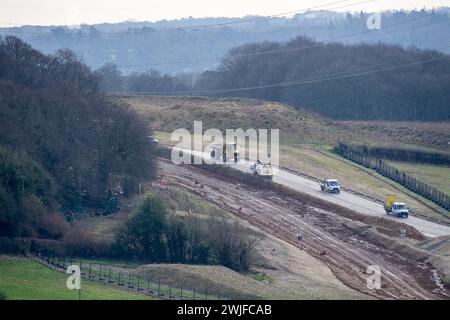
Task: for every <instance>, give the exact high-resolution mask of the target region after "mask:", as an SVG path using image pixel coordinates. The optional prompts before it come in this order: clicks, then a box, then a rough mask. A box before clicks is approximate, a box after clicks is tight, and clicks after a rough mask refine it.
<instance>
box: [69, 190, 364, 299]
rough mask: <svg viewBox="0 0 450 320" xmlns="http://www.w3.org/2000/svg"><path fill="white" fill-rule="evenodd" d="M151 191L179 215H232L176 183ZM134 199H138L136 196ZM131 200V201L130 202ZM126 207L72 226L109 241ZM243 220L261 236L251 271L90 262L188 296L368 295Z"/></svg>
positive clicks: (94, 238)
mask: <svg viewBox="0 0 450 320" xmlns="http://www.w3.org/2000/svg"><path fill="white" fill-rule="evenodd" d="M148 191H149V192H153V193H155V194H157V195H159V196H160V197H161V198H162V199H164V201H165V202H168V203H170V204H171V207H173V208H174V209H175V210H176V212H177V214H178V215H182V216H186V215H188V212H187V210H188V209H187V208H190V210H191V212H194V214H195V215H197V216H198V217H199V218H202V219H206V218H208V217H210V216H212V215H219V216H223V217H226V218H227V219H234V217H232V216H231V215H229V214H228V213H226V212H224V211H223V210H221V209H219V208H217V207H216V206H215V205H213V204H210V203H209V202H207V201H205V200H203V199H202V198H201V197H199V196H197V195H194V194H192V193H189V192H186V191H185V190H184V189H180V188H178V187H176V186H174V185H171V187H170V196H169V193H168V190H167V189H157V188H155V187H149V189H148ZM187 199H188V200H187ZM135 200H136V201H137V199H135ZM187 201H188V202H189V204H188V203H187ZM129 205H132V204H131V202H130V203H129ZM124 210H125V211H120V212H118V213H115V214H112V215H110V216H96V217H90V218H88V219H84V220H81V221H78V222H76V224H75V228H74V230H76V231H80V232H81V230H84V231H83V233H84V237H87V238H89V239H92V240H93V241H99V242H101V241H108V237H105V236H104V235H105V234H111V233H112V232H113V230H115V229H117V227H118V226H120V225H121V224H122V223H123V221H124V218H125V217H126V216H128V215H129V214H130V212H128V211H127V210H126V209H124ZM191 214H192V213H191ZM230 221H231V220H230ZM239 223H240V224H241V225H242V226H243V227H245V228H247V230H248V232H249V233H250V234H252V235H253V236H255V237H256V238H257V239H258V240H257V246H256V254H255V257H254V259H255V261H254V265H253V267H252V269H251V271H250V272H247V273H238V272H235V271H233V270H231V269H229V268H226V267H223V266H217V265H189V264H147V265H140V264H138V263H133V262H130V261H123V260H111V259H95V260H91V261H89V262H92V263H102V264H104V265H107V266H111V267H112V268H113V269H114V273H115V274H117V273H118V271H122V273H123V274H128V273H129V272H130V273H132V274H135V275H141V276H142V278H146V279H150V280H151V281H152V282H153V283H157V282H158V281H160V283H161V285H165V286H166V287H167V286H168V285H172V287H173V288H180V287H183V292H184V294H185V295H186V296H187V297H189V296H191V294H192V289H195V291H196V294H197V297H198V298H201V297H202V296H203V295H204V292H205V289H206V290H207V292H208V295H209V297H211V296H212V297H213V298H214V296H215V297H217V295H218V294H220V295H221V296H222V297H224V296H225V297H230V296H231V297H241V298H254V297H259V298H268V299H358V298H359V299H361V298H365V296H364V295H361V294H359V293H357V292H355V291H353V290H351V289H350V288H348V287H346V286H344V285H343V284H342V283H341V282H340V281H339V280H337V279H336V277H335V276H334V275H333V274H332V273H331V270H330V269H329V268H328V267H327V266H326V265H325V264H323V263H322V262H320V261H319V260H317V259H316V258H313V257H311V256H309V255H308V254H307V253H306V252H305V251H303V250H300V249H298V248H296V247H294V246H292V245H290V244H287V243H286V242H284V241H281V240H279V239H276V238H274V237H273V236H271V235H268V234H266V233H264V232H262V231H261V230H259V229H256V228H254V227H252V226H251V225H249V224H247V223H245V222H243V221H239ZM84 263H88V261H87V260H86V259H84ZM94 269H95V268H94ZM176 290H179V289H176ZM176 290H175V291H176ZM176 292H178V291H176Z"/></svg>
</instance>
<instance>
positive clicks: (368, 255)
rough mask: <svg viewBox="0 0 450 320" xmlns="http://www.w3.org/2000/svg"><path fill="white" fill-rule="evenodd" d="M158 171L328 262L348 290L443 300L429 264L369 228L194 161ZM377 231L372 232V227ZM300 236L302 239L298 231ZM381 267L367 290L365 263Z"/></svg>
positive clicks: (161, 166)
mask: <svg viewBox="0 0 450 320" xmlns="http://www.w3.org/2000/svg"><path fill="white" fill-rule="evenodd" d="M158 170H159V174H161V175H165V176H167V177H169V178H170V179H171V181H172V182H175V183H176V184H179V185H180V186H182V187H184V188H186V189H188V190H189V191H191V192H194V193H196V194H198V195H200V196H202V197H203V198H205V199H207V200H208V201H210V202H211V203H213V204H215V205H217V206H218V207H220V208H222V209H223V210H225V211H227V212H230V213H233V214H234V215H235V216H237V217H239V218H240V219H243V220H245V221H247V222H249V223H250V224H252V225H254V226H256V227H258V228H260V229H262V230H264V231H265V232H268V233H270V234H272V235H273V236H275V237H277V238H279V239H282V240H284V241H286V242H288V243H290V244H292V245H294V246H296V247H298V248H300V249H302V250H305V251H306V252H307V253H308V254H310V255H311V256H313V257H315V258H317V259H319V260H320V261H322V262H324V263H326V264H327V265H328V267H329V268H330V269H331V270H332V272H333V273H334V274H335V276H336V277H337V278H338V279H339V280H340V281H342V282H343V283H344V284H346V285H347V286H349V287H350V288H352V289H354V290H357V291H359V292H362V293H365V294H367V295H369V296H372V297H375V298H381V299H441V298H448V296H446V294H447V293H446V292H445V291H443V290H442V289H441V288H439V287H438V286H437V285H436V283H435V282H434V281H433V280H432V279H433V274H435V270H434V269H433V268H432V266H431V265H429V264H427V263H424V262H422V261H418V260H417V259H414V258H412V257H406V256H404V255H401V254H399V253H395V252H392V251H391V250H389V248H385V247H383V246H380V245H379V243H374V242H373V241H371V240H370V239H365V237H364V233H365V232H370V231H368V230H369V229H370V228H371V227H370V226H367V225H365V224H362V223H356V226H355V223H354V222H352V221H351V220H349V219H347V218H344V217H341V216H338V215H337V214H334V213H332V212H331V211H326V210H323V209H319V208H314V207H311V206H307V205H305V204H302V203H301V202H299V201H297V200H293V199H290V198H288V197H286V196H283V195H280V194H277V193H275V192H270V191H266V190H264V191H260V190H257V189H256V188H255V187H250V186H248V185H241V184H235V183H233V182H232V181H229V179H227V178H222V177H220V176H218V175H217V174H212V173H210V172H208V171H205V170H202V169H201V168H199V167H196V166H192V165H185V166H177V165H175V164H173V163H171V162H170V161H167V160H165V159H159V160H158ZM372 232H373V231H372ZM299 233H301V234H302V240H299V239H298V234H299ZM370 265H378V266H380V269H381V273H382V276H381V289H379V290H370V289H368V288H367V284H366V281H367V277H368V276H369V275H368V274H367V273H366V270H367V267H368V266H370Z"/></svg>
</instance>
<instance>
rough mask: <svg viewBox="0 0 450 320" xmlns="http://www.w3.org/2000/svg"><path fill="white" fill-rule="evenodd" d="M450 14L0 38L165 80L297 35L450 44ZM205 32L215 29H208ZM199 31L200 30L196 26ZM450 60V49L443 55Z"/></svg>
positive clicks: (315, 15)
mask: <svg viewBox="0 0 450 320" xmlns="http://www.w3.org/2000/svg"><path fill="white" fill-rule="evenodd" d="M449 13H450V8H442V9H437V10H434V11H425V10H422V11H412V12H403V11H400V12H384V13H382V28H381V29H380V30H372V31H370V30H368V28H367V25H366V21H367V18H368V17H369V16H370V15H371V14H370V13H352V14H350V13H337V12H330V11H318V12H309V13H306V14H298V15H295V16H294V17H292V18H283V17H279V18H271V19H259V18H257V17H245V18H242V19H241V20H242V21H247V22H241V23H236V21H237V20H239V19H236V18H205V19H194V18H189V19H181V20H172V21H159V22H156V23H149V22H122V23H115V24H98V25H82V26H81V27H80V28H79V29H73V28H68V27H38V26H23V27H19V28H2V29H0V35H2V36H3V37H4V36H5V35H6V34H13V35H16V36H18V37H20V38H22V39H23V40H25V41H26V42H27V43H29V44H31V45H32V46H33V47H34V48H36V49H38V50H40V51H42V52H43V53H54V52H55V51H56V50H58V49H59V48H62V47H64V48H68V49H71V50H73V51H74V52H75V53H76V54H77V55H78V56H80V57H82V60H83V62H85V63H86V64H87V65H89V66H90V67H92V68H94V69H97V68H99V67H100V66H102V65H103V64H105V63H107V62H113V63H115V64H117V65H118V66H119V69H120V70H121V71H122V72H123V73H125V74H127V73H130V72H132V71H138V72H142V71H145V70H147V69H150V68H151V69H156V70H159V71H161V72H163V73H172V74H173V73H198V72H203V71H206V70H213V69H215V68H216V67H218V66H219V64H220V61H221V59H222V58H223V57H224V56H225V54H226V53H227V52H228V50H230V49H231V48H234V47H237V46H240V45H243V44H246V43H250V42H253V43H254V42H261V41H266V40H267V41H277V42H284V41H288V40H291V39H293V38H295V37H297V36H300V35H301V36H307V37H310V38H313V39H316V40H318V41H324V42H340V43H345V44H349V43H352V44H355V43H363V42H364V43H377V42H384V43H389V44H397V45H401V46H405V47H408V46H415V47H418V48H421V49H438V50H439V49H440V48H442V47H443V46H445V44H448V45H450V32H449V30H450V16H449ZM205 25H213V26H209V27H205ZM195 26H199V27H195ZM443 51H444V52H447V53H450V49H449V48H446V49H443Z"/></svg>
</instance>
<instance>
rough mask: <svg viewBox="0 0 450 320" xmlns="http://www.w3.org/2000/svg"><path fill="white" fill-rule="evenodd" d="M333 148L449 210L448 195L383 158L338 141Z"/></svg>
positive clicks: (347, 157)
mask: <svg viewBox="0 0 450 320" xmlns="http://www.w3.org/2000/svg"><path fill="white" fill-rule="evenodd" d="M335 150H336V153H337V154H339V155H340V156H342V157H344V158H346V159H348V160H350V161H353V162H355V163H358V164H360V165H362V166H364V167H366V168H370V169H374V170H376V171H377V172H378V173H380V174H381V175H383V176H384V177H387V178H389V179H391V180H394V181H395V182H397V183H399V184H401V185H402V186H404V187H405V188H407V189H408V190H410V191H412V192H414V193H416V194H419V195H421V196H422V197H424V198H425V199H428V200H430V201H432V202H433V203H435V204H437V205H439V206H440V207H442V208H444V209H446V210H450V196H448V195H446V194H444V193H443V192H442V191H440V190H438V189H436V188H434V187H432V186H430V185H428V184H427V183H425V182H423V181H420V180H418V179H416V178H414V177H412V176H410V175H408V174H406V173H405V172H402V171H400V170H399V169H397V168H395V167H393V166H391V165H388V164H387V163H386V162H384V161H383V160H381V159H377V158H374V157H371V156H368V155H366V154H364V153H363V152H361V151H360V150H359V149H356V148H354V147H352V146H350V145H347V144H344V143H339V144H338V146H337V147H336V149H335Z"/></svg>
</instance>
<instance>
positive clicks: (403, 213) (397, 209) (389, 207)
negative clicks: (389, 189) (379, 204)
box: [384, 194, 409, 218]
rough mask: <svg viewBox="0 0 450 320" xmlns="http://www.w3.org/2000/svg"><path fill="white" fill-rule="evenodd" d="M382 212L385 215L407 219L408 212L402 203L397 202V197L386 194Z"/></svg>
mask: <svg viewBox="0 0 450 320" xmlns="http://www.w3.org/2000/svg"><path fill="white" fill-rule="evenodd" d="M384 210H385V211H386V214H387V215H390V214H392V215H395V216H397V217H399V218H408V216H409V210H408V208H407V207H406V205H405V204H404V203H403V202H399V201H398V198H397V195H395V194H388V195H387V198H386V203H385V204H384Z"/></svg>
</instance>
